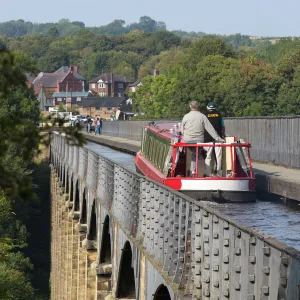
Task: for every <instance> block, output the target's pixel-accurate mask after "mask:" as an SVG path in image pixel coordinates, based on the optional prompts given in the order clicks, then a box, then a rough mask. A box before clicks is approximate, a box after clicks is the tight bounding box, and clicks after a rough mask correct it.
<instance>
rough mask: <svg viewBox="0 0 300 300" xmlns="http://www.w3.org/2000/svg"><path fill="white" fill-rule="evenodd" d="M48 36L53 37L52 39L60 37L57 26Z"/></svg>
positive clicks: (52, 27) (49, 31) (51, 29)
mask: <svg viewBox="0 0 300 300" xmlns="http://www.w3.org/2000/svg"><path fill="white" fill-rule="evenodd" d="M48 35H49V36H52V37H58V36H59V32H58V30H57V28H56V27H55V26H51V27H50V28H49V30H48Z"/></svg>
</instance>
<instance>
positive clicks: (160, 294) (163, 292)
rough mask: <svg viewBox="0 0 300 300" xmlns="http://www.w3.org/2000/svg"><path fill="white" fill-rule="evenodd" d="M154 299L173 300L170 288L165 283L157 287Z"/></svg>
mask: <svg viewBox="0 0 300 300" xmlns="http://www.w3.org/2000/svg"><path fill="white" fill-rule="evenodd" d="M153 300H171V296H170V293H169V290H168V288H167V287H166V286H165V285H163V284H161V285H160V286H159V287H158V288H157V290H156V292H155V294H154V297H153Z"/></svg>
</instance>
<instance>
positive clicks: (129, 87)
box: [128, 80, 142, 93]
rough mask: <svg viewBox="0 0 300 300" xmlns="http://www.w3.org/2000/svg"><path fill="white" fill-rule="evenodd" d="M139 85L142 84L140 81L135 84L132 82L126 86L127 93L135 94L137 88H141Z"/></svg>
mask: <svg viewBox="0 0 300 300" xmlns="http://www.w3.org/2000/svg"><path fill="white" fill-rule="evenodd" d="M141 85H142V83H141V81H140V80H138V81H136V82H134V83H131V84H129V85H128V91H129V92H132V93H135V92H136V90H137V88H138V87H139V86H141Z"/></svg>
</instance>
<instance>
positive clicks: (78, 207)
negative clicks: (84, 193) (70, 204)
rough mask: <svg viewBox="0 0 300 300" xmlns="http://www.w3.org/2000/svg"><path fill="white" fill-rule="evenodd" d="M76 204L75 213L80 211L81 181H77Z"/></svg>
mask: <svg viewBox="0 0 300 300" xmlns="http://www.w3.org/2000/svg"><path fill="white" fill-rule="evenodd" d="M74 200H75V202H74V211H79V210H80V199H79V181H78V179H77V180H76V184H75V199H74Z"/></svg>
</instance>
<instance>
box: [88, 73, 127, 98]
mask: <svg viewBox="0 0 300 300" xmlns="http://www.w3.org/2000/svg"><path fill="white" fill-rule="evenodd" d="M129 84H130V82H129V81H128V80H127V78H126V77H124V76H121V75H118V74H114V73H109V72H108V73H103V74H101V75H99V76H97V77H95V78H93V79H92V80H91V81H90V82H89V89H90V91H94V92H95V93H97V94H98V95H99V96H101V97H116V96H117V97H123V96H124V93H125V90H126V89H127V86H128V85H129Z"/></svg>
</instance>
